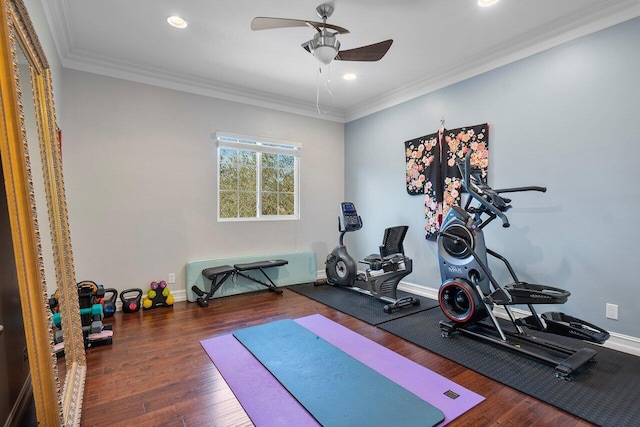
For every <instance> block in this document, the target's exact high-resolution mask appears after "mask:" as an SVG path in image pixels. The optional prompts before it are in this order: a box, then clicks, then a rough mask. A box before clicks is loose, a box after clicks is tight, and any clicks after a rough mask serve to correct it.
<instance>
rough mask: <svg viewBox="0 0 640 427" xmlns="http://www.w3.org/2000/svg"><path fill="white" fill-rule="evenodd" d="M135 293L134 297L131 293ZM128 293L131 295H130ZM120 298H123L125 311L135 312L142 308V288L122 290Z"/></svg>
mask: <svg viewBox="0 0 640 427" xmlns="http://www.w3.org/2000/svg"><path fill="white" fill-rule="evenodd" d="M132 294H134V295H135V296H134V297H131V296H130V295H132ZM126 295H129V296H128V297H127V296H126ZM120 300H122V312H123V313H135V312H137V311H138V310H140V305H141V303H140V302H141V300H142V289H139V288H133V289H126V290H124V291H122V292H120Z"/></svg>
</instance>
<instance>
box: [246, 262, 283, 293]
mask: <svg viewBox="0 0 640 427" xmlns="http://www.w3.org/2000/svg"><path fill="white" fill-rule="evenodd" d="M258 270H260V271H261V272H262V274H263V275H264V277H266V278H267V280H268V281H269V283H266V282H263V281H262V280H260V279H257V278H255V277H253V276H249V275H248V274H245V273H243V272H242V271H239V270H236V274H238V275H240V276H242V277H245V278H247V279H249V280H252V281H254V282H256V283H258V284H260V285H262V286H266V287H267V288H269V291H270V292H275V293H276V294H281V293H282V289H278V287H277V286H276V284H275V283H273V280H271V278H270V277H269V276H267V273H265V272H264V270H263V269H262V268H258Z"/></svg>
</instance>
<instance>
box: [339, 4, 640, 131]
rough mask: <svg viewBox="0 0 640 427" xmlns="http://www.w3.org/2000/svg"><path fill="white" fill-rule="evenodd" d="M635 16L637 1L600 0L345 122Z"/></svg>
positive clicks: (639, 8)
mask: <svg viewBox="0 0 640 427" xmlns="http://www.w3.org/2000/svg"><path fill="white" fill-rule="evenodd" d="M638 16H640V1H638V0H626V1H623V2H620V1H615V0H610V1H604V2H602V3H601V4H600V6H599V7H598V8H596V10H593V9H590V10H586V11H583V13H582V15H581V16H579V18H578V19H576V17H575V16H574V17H572V19H571V20H570V21H569V20H564V22H563V21H561V20H559V21H554V22H552V23H550V24H549V25H547V26H545V27H543V28H541V29H537V30H536V31H535V32H529V33H526V34H523V35H522V36H521V37H518V38H517V39H514V40H511V41H510V42H509V43H504V44H502V45H498V46H496V47H494V48H493V49H491V50H489V51H484V52H482V53H480V54H478V55H476V56H475V57H472V58H466V59H465V61H464V62H461V63H459V64H456V65H455V66H453V67H450V68H447V69H445V70H442V71H440V72H439V73H437V74H436V75H433V76H430V77H427V78H424V79H422V80H419V81H417V82H413V83H411V84H409V85H405V86H402V87H400V88H398V89H397V90H394V91H391V92H387V93H386V94H383V95H382V96H379V97H376V98H375V99H372V100H370V101H367V102H365V103H361V104H359V105H356V106H354V107H353V108H348V109H346V111H345V123H348V122H351V121H354V120H357V119H359V118H362V117H365V116H368V115H370V114H374V113H377V112H378V111H382V110H384V109H386V108H390V107H393V106H395V105H398V104H401V103H403V102H406V101H410V100H412V99H415V98H417V97H420V96H423V95H426V94H428V93H431V92H434V91H436V90H439V89H442V88H445V87H447V86H451V85H453V84H456V83H459V82H461V81H463V80H467V79H469V78H471V77H475V76H478V75H480V74H483V73H486V72H488V71H491V70H494V69H496V68H499V67H502V66H504V65H508V64H510V63H513V62H516V61H518V60H520V59H524V58H527V57H529V56H532V55H535V54H537V53H540V52H543V51H545V50H548V49H551V48H554V47H557V46H560V45H562V44H564V43H567V42H570V41H572V40H575V39H578V38H580V37H583V36H586V35H589V34H592V33H595V32H597V31H600V30H603V29H605V28H608V27H612V26H614V25H616V24H620V23H622V22H625V21H628V20H630V19H633V18H636V17H638Z"/></svg>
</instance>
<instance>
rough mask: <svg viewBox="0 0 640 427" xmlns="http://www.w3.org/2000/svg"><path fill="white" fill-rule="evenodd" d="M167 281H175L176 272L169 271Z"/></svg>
mask: <svg viewBox="0 0 640 427" xmlns="http://www.w3.org/2000/svg"><path fill="white" fill-rule="evenodd" d="M167 283H176V274H175V273H169V280H167Z"/></svg>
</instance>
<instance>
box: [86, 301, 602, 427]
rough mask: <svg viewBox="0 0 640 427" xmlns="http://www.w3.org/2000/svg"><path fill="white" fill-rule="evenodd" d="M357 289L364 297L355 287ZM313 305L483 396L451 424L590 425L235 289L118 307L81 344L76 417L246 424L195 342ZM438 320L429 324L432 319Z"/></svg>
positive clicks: (425, 356)
mask: <svg viewBox="0 0 640 427" xmlns="http://www.w3.org/2000/svg"><path fill="white" fill-rule="evenodd" d="M363 298H366V297H365V296H363ZM316 313H317V314H321V315H323V316H325V317H327V318H329V319H331V320H333V321H335V322H337V323H339V324H341V325H343V326H346V327H347V328H349V329H351V330H353V331H355V332H357V333H359V334H361V335H363V336H366V337H367V338H369V339H371V340H373V341H375V342H377V343H379V344H381V345H384V346H385V347H387V348H389V349H391V350H393V351H395V352H397V353H398V354H401V355H403V356H405V357H407V358H408V359H411V360H413V361H414V362H416V363H418V364H420V365H422V366H424V367H426V368H428V369H431V370H433V371H435V372H437V373H439V374H440V375H443V376H445V377H447V378H449V379H451V380H452V381H455V382H457V383H458V384H460V385H462V386H464V387H466V388H468V389H470V390H472V391H474V392H476V393H478V394H480V395H482V396H484V397H485V398H486V400H485V401H484V402H482V403H481V404H479V405H478V406H476V407H475V408H473V409H471V410H470V411H469V412H467V413H466V414H464V415H463V416H462V417H460V418H459V419H457V420H455V421H454V422H453V423H451V424H450V425H451V426H454V427H457V426H488V425H514V426H520V425H553V426H566V427H583V426H589V425H591V424H589V423H586V422H584V421H582V420H580V419H577V418H576V417H574V416H572V415H571V414H568V413H566V412H564V411H561V410H559V409H557V408H555V407H553V406H551V405H549V404H546V403H544V402H541V401H538V400H536V399H533V398H531V397H529V396H527V395H525V394H523V393H520V392H518V391H516V390H513V389H511V388H509V387H506V386H504V385H502V384H500V383H498V382H496V381H493V380H491V379H489V378H486V377H484V376H482V375H480V374H477V373H476V372H473V371H471V370H469V369H466V368H464V367H462V366H460V365H458V364H456V363H454V362H451V361H450V360H447V359H445V358H442V357H440V356H438V355H436V354H434V353H431V352H429V351H427V350H424V349H422V348H420V347H418V346H416V345H415V344H412V343H410V342H408V341H405V340H403V339H401V338H399V337H396V336H395V335H392V334H390V333H388V332H385V331H383V330H381V329H379V328H376V327H374V326H371V325H368V324H366V323H364V322H362V321H360V320H358V319H355V318H353V317H351V316H348V315H346V314H344V313H341V312H338V311H336V310H333V309H331V308H329V307H327V306H325V305H323V304H320V303H318V302H315V301H313V300H311V299H308V298H306V297H304V296H301V295H299V294H297V293H295V292H292V291H289V290H287V289H285V290H284V293H283V294H282V295H275V294H273V293H269V292H256V293H251V294H243V295H235V296H230V297H225V298H218V299H215V300H213V301H210V306H209V307H206V308H202V307H200V306H198V305H197V304H195V303H187V302H180V303H176V304H174V306H173V307H171V308H157V309H153V310H148V311H141V312H138V313H133V314H123V313H121V312H118V313H116V314H115V316H114V317H112V318H110V319H106V321H108V322H111V323H113V331H114V336H113V344H112V345H109V346H102V347H95V348H91V349H87V381H86V387H85V398H84V403H83V409H82V424H81V425H82V426H86V427H89V426H90V427H100V426H114V425H122V426H132V425H135V426H137V427H142V426H178V427H184V426H188V427H191V426H223V427H226V426H251V425H252V423H251V420H250V419H249V417H248V416H247V414H246V412H245V411H244V410H243V409H242V406H241V405H240V404H239V402H238V401H237V399H236V398H235V396H234V395H233V392H232V391H231V390H230V389H229V387H228V385H227V384H226V382H225V381H224V379H223V378H222V376H221V375H220V373H219V372H218V370H217V369H216V368H215V366H214V365H213V363H212V362H211V359H209V357H208V356H207V354H206V353H205V352H204V350H203V349H202V346H201V345H200V341H201V340H203V339H206V338H211V337H214V336H218V335H221V334H225V333H230V332H232V331H234V330H236V329H239V328H244V327H248V326H252V325H258V324H262V323H266V322H270V321H273V320H278V319H285V318H291V319H295V318H298V317H303V316H308V315H311V314H316ZM434 327H437V326H434Z"/></svg>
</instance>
